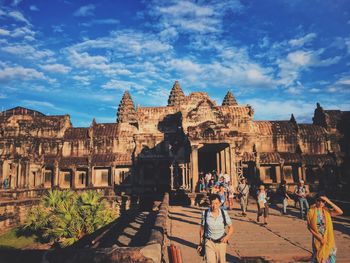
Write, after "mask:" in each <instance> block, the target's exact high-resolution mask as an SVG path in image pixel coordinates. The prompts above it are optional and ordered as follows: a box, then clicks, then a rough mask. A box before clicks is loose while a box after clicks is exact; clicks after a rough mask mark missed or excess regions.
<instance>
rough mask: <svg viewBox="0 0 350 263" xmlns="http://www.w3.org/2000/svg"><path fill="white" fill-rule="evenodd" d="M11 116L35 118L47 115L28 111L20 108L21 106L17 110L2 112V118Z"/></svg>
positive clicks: (0, 114)
mask: <svg viewBox="0 0 350 263" xmlns="http://www.w3.org/2000/svg"><path fill="white" fill-rule="evenodd" d="M11 115H30V116H34V117H36V116H45V114H43V113H41V112H39V111H36V110H31V109H27V108H24V107H20V106H17V107H15V108H12V109H8V110H5V111H2V112H0V116H1V117H2V116H4V117H6V116H11Z"/></svg>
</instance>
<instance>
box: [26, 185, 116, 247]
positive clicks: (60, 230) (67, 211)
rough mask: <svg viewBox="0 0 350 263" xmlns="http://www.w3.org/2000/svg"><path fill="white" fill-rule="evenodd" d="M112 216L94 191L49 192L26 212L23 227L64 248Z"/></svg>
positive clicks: (106, 221) (105, 203) (100, 225)
mask: <svg viewBox="0 0 350 263" xmlns="http://www.w3.org/2000/svg"><path fill="white" fill-rule="evenodd" d="M116 216H117V215H116V213H115V211H113V210H112V209H111V208H109V207H108V205H107V202H106V200H104V199H103V198H102V196H101V195H100V194H98V193H97V192H96V191H86V192H83V193H81V194H80V195H77V194H76V193H75V192H72V191H68V190H65V191H58V190H53V191H52V190H50V191H48V192H47V194H46V195H45V196H44V198H43V200H42V202H41V205H40V206H39V207H37V208H33V209H32V210H31V211H30V213H29V214H28V217H27V220H26V222H25V225H24V227H25V228H26V229H27V230H28V229H31V230H32V231H33V232H34V233H36V234H37V235H38V236H39V237H40V238H41V239H45V240H48V241H51V242H54V243H55V244H57V245H59V246H61V247H65V246H68V245H71V244H73V243H74V242H75V241H77V240H78V239H80V238H81V237H83V236H84V235H85V234H88V233H92V232H94V231H95V230H97V229H98V228H100V227H102V226H104V225H106V224H108V223H110V222H111V221H113V220H114V219H115V218H116Z"/></svg>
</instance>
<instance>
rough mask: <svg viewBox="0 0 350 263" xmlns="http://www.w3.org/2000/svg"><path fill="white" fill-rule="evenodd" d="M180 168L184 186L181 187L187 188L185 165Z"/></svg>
mask: <svg viewBox="0 0 350 263" xmlns="http://www.w3.org/2000/svg"><path fill="white" fill-rule="evenodd" d="M180 168H181V175H182V185H181V187H182V188H185V186H186V184H185V178H186V175H185V166H184V164H180Z"/></svg>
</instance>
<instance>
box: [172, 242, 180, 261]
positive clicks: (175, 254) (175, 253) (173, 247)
mask: <svg viewBox="0 0 350 263" xmlns="http://www.w3.org/2000/svg"><path fill="white" fill-rule="evenodd" d="M170 254H171V261H172V263H179V262H178V261H177V251H176V246H174V245H170Z"/></svg>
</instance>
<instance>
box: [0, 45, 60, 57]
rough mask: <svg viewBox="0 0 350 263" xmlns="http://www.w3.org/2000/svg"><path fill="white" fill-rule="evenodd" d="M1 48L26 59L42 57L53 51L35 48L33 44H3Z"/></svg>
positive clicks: (49, 55) (51, 53)
mask: <svg viewBox="0 0 350 263" xmlns="http://www.w3.org/2000/svg"><path fill="white" fill-rule="evenodd" d="M1 50H2V51H5V52H7V53H10V54H13V55H16V56H21V57H25V58H27V59H42V58H48V57H51V56H53V55H54V53H53V52H52V51H51V50H47V49H42V50H38V49H35V48H34V47H33V46H30V45H26V44H23V45H10V46H5V47H2V48H1Z"/></svg>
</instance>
